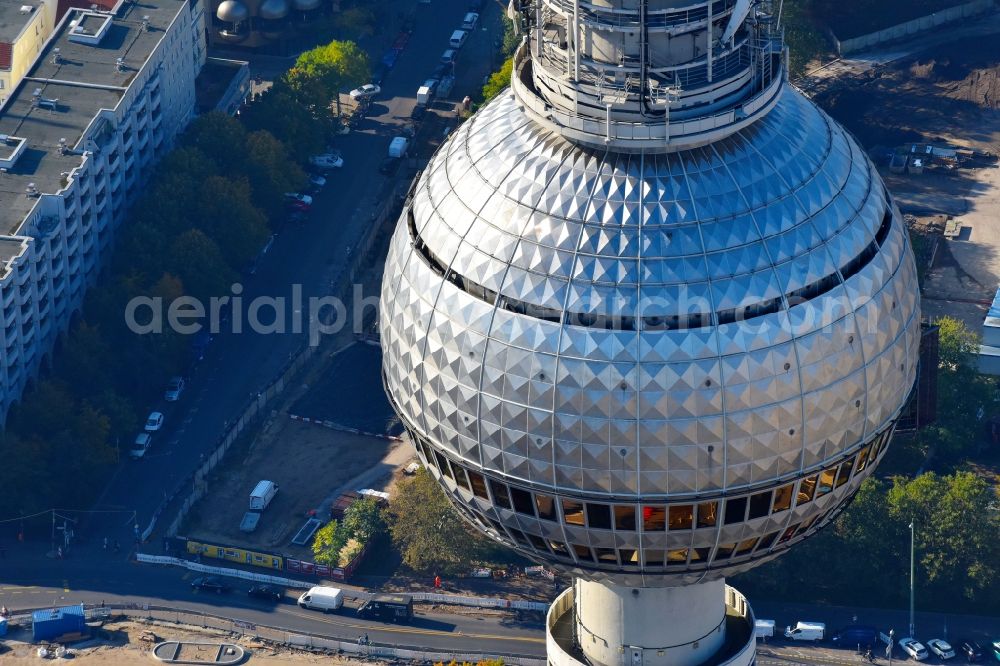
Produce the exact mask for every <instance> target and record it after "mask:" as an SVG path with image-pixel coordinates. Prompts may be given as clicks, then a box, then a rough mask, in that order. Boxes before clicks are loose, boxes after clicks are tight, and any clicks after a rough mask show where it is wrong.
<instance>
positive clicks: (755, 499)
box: [748, 490, 771, 520]
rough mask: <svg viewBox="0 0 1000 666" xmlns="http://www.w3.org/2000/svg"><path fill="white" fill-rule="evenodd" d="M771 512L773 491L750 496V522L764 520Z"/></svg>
mask: <svg viewBox="0 0 1000 666" xmlns="http://www.w3.org/2000/svg"><path fill="white" fill-rule="evenodd" d="M770 512H771V491H770V490H768V491H767V492H763V493H757V494H756V495H751V496H750V515H749V517H748V520H755V519H757V518H763V517H764V516H766V515H767V514H769V513H770Z"/></svg>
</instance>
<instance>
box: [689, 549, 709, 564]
mask: <svg viewBox="0 0 1000 666" xmlns="http://www.w3.org/2000/svg"><path fill="white" fill-rule="evenodd" d="M710 550H711V549H710V548H692V549H691V564H695V563H696V562H708V553H709V551H710Z"/></svg>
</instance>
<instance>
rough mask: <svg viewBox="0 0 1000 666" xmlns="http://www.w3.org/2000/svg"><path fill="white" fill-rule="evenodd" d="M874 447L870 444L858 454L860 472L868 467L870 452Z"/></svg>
mask: <svg viewBox="0 0 1000 666" xmlns="http://www.w3.org/2000/svg"><path fill="white" fill-rule="evenodd" d="M871 448H872V445H871V444H869V445H868V446H866V447H865V448H863V449H861V453H859V454H858V472H861V471H863V470H864V469H865V467H868V452H869V451H870V450H871Z"/></svg>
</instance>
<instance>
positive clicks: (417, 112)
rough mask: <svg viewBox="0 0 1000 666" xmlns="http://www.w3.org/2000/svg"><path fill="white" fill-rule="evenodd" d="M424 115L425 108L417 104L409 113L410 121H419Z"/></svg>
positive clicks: (425, 113) (425, 112)
mask: <svg viewBox="0 0 1000 666" xmlns="http://www.w3.org/2000/svg"><path fill="white" fill-rule="evenodd" d="M425 115H427V107H426V106H425V105H423V104H417V105H416V106H414V107H413V110H412V111H410V120H417V121H419V120H421V119H422V118H423V117H424V116H425Z"/></svg>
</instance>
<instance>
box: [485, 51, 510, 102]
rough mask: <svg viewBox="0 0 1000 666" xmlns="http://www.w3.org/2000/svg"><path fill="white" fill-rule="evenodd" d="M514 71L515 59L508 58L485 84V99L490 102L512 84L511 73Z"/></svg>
mask: <svg viewBox="0 0 1000 666" xmlns="http://www.w3.org/2000/svg"><path fill="white" fill-rule="evenodd" d="M513 71H514V59H513V58H508V59H507V60H505V61H504V63H503V64H502V65H500V69H498V70H497V71H495V72H493V74H491V75H490V79H489V81H487V82H486V85H484V86H483V101H484V102H488V101H490V100H491V99H493V98H494V97H496V96H497V95H499V94H500V93H502V92H503V91H504V90H506V89H507V87H509V86H510V77H511V73H512V72H513Z"/></svg>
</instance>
